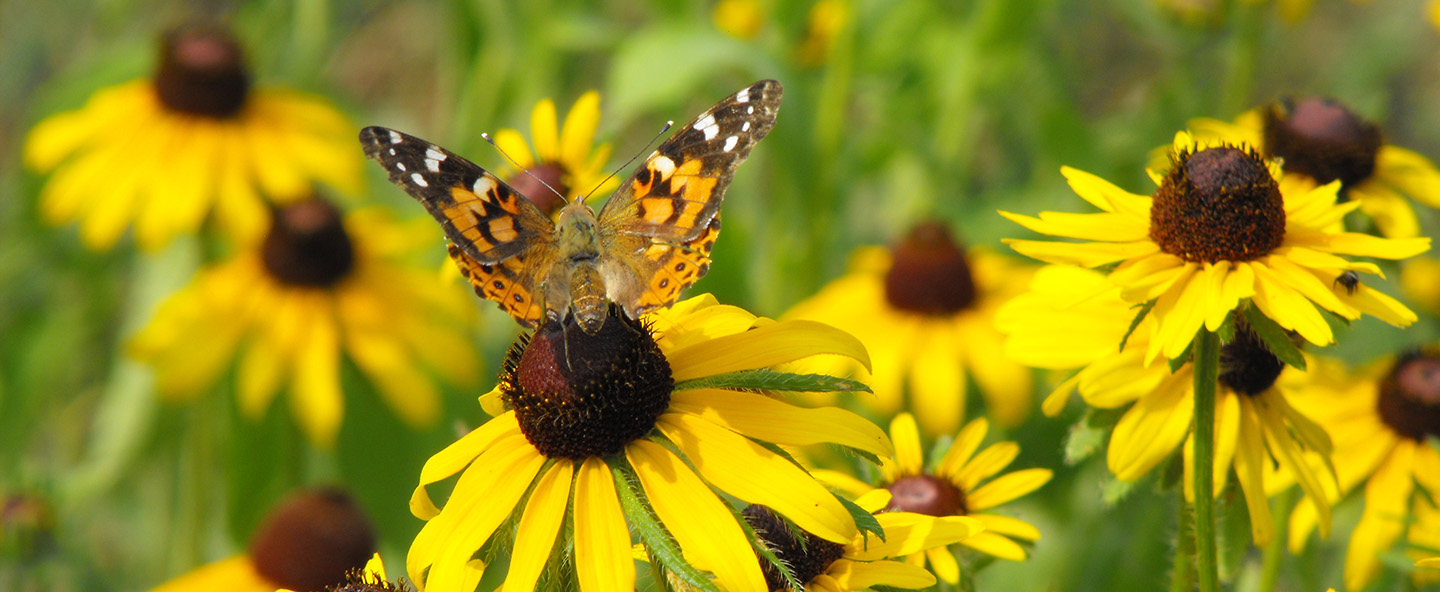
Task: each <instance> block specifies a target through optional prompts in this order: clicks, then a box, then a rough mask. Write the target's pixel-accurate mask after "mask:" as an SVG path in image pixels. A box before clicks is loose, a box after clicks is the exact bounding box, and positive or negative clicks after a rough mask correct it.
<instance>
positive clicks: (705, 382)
mask: <svg viewBox="0 0 1440 592" xmlns="http://www.w3.org/2000/svg"><path fill="white" fill-rule="evenodd" d="M699 388H724V389H737V390H765V391H791V392H799V393H829V392H835V391H844V392H866V393H868V392H872V391H871V390H870V387H869V386H866V385H865V383H863V382H860V381H858V380H850V379H848V378H839V377H836V376H828V375H825V374H791V373H788V372H776V371H774V370H766V369H763V368H761V369H758V370H738V371H735V372H727V373H725V374H716V375H713V376H702V377H700V378H695V379H691V380H685V381H682V382H679V383H676V385H675V390H677V391H688V390H692V389H699Z"/></svg>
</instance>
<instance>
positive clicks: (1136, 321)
mask: <svg viewBox="0 0 1440 592" xmlns="http://www.w3.org/2000/svg"><path fill="white" fill-rule="evenodd" d="M1158 300H1160V299H1159V298H1155V299H1152V300H1150V301H1149V302H1146V303H1145V304H1142V305H1140V312H1137V313H1135V318H1133V319H1130V328H1129V329H1126V330H1125V336H1124V337H1121V338H1120V349H1119V350H1116V351H1123V350H1124V349H1125V344H1126V343H1129V342H1130V334H1131V333H1134V332H1135V328H1136V327H1139V326H1140V321H1143V320H1145V316H1146V315H1148V314H1150V309H1152V308H1155V302H1156V301H1158Z"/></svg>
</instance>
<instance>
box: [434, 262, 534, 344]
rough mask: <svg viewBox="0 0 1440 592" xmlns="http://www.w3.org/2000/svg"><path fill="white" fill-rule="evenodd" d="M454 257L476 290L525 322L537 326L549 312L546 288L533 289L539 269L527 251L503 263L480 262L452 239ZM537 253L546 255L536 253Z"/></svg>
mask: <svg viewBox="0 0 1440 592" xmlns="http://www.w3.org/2000/svg"><path fill="white" fill-rule="evenodd" d="M449 252H450V259H451V260H452V261H454V262H455V265H456V266H457V267H459V268H460V275H462V276H464V277H465V279H466V280H468V281H469V282H470V285H471V286H473V287H474V288H475V294H476V295H478V296H480V297H481V298H484V299H486V300H493V301H495V302H496V303H497V304H499V305H500V310H503V311H505V313H506V314H508V315H510V316H511V317H513V318H514V319H515V320H516V321H517V322H519V323H520V324H521V325H524V326H526V327H529V328H532V329H533V328H535V327H536V326H538V325H539V323H540V321H541V320H542V318H543V317H544V316H545V298H544V291H543V290H534V289H529V288H527V286H534V285H535V284H536V278H535V274H536V270H537V269H539V268H540V267H541V266H540V265H532V264H531V262H530V260H529V259H528V258H527V257H526V256H525V255H524V254H521V255H516V256H514V257H511V258H509V259H506V260H504V261H501V262H499V263H493V264H491V263H480V262H478V261H476V260H475V259H474V258H472V257H470V255H468V254H466V253H465V251H464V250H462V249H461V248H460V247H459V245H456V244H455V243H450V245H449ZM534 256H543V253H535V254H534Z"/></svg>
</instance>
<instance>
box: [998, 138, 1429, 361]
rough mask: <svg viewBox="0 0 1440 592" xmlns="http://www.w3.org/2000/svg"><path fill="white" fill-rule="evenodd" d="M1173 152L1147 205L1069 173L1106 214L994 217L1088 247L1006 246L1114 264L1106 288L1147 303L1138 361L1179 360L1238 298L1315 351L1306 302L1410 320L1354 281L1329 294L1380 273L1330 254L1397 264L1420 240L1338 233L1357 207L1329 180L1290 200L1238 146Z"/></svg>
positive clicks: (1321, 341)
mask: <svg viewBox="0 0 1440 592" xmlns="http://www.w3.org/2000/svg"><path fill="white" fill-rule="evenodd" d="M1173 149H1174V153H1173V154H1174V156H1173V163H1172V166H1171V167H1170V170H1169V171H1168V172H1167V173H1165V175H1164V177H1163V178H1158V176H1157V179H1156V182H1157V184H1158V185H1159V186H1160V187H1159V189H1158V190H1157V191H1156V194H1155V197H1153V198H1152V197H1149V196H1144V195H1136V194H1133V193H1129V192H1127V191H1124V190H1122V189H1120V188H1119V187H1116V186H1114V185H1112V184H1110V183H1108V182H1106V181H1105V180H1103V179H1101V178H1099V177H1096V176H1094V175H1091V174H1089V173H1084V172H1081V171H1078V170H1075V169H1071V168H1068V167H1067V168H1064V169H1062V173H1064V175H1065V177H1066V178H1067V179H1068V180H1069V181H1070V186H1071V188H1073V189H1074V190H1075V192H1076V193H1078V194H1080V197H1082V198H1084V199H1085V200H1086V201H1088V202H1090V203H1091V204H1093V205H1094V206H1096V207H1098V208H1100V209H1102V210H1104V213H1100V214H1069V213H1058V212H1042V213H1041V214H1040V217H1038V218H1033V217H1030V216H1022V215H1018V214H1012V213H1009V212H1001V214H1002V215H1004V216H1005V217H1006V218H1009V219H1010V220H1013V221H1015V222H1017V223H1019V224H1021V225H1022V226H1025V227H1026V228H1029V229H1030V230H1033V231H1035V232H1039V233H1042V234H1050V235H1056V236H1064V237H1070V238H1077V239H1082V240H1086V241H1090V242H1084V243H1059V242H1050V241H1033V240H1016V239H1006V241H1005V242H1006V243H1008V244H1010V246H1011V247H1013V248H1014V249H1015V250H1017V251H1019V252H1021V253H1024V254H1026V255H1029V256H1031V257H1034V258H1036V259H1041V260H1044V261H1048V262H1051V263H1065V264H1073V265H1080V266H1083V267H1100V266H1107V265H1112V264H1113V265H1115V268H1114V270H1113V271H1111V272H1110V273H1109V279H1110V281H1111V282H1113V283H1115V284H1116V285H1118V286H1119V287H1120V288H1121V291H1120V295H1121V297H1122V298H1123V299H1124V300H1125V301H1126V302H1129V303H1132V304H1140V303H1151V302H1153V305H1151V306H1152V308H1151V309H1150V311H1149V314H1148V316H1147V318H1150V319H1154V321H1155V322H1154V323H1153V324H1151V325H1150V326H1149V329H1148V333H1149V334H1148V335H1147V337H1148V339H1147V341H1148V344H1149V348H1148V349H1147V351H1146V352H1145V356H1144V362H1145V363H1146V364H1149V363H1150V362H1152V361H1153V360H1155V359H1157V358H1158V357H1159V356H1161V355H1164V356H1165V357H1166V358H1168V359H1174V358H1176V357H1178V356H1179V355H1180V354H1181V353H1182V352H1184V351H1185V349H1186V348H1187V347H1189V345H1190V343H1191V341H1192V339H1193V338H1194V337H1195V335H1196V333H1197V332H1198V331H1199V330H1200V329H1201V328H1202V327H1204V328H1205V329H1206V330H1209V331H1215V330H1217V329H1219V328H1220V325H1221V324H1222V323H1223V322H1224V321H1225V319H1226V318H1228V317H1229V316H1230V313H1231V312H1232V311H1234V310H1236V309H1237V308H1239V307H1240V306H1241V305H1242V303H1244V302H1245V301H1248V302H1250V303H1251V304H1253V305H1254V306H1256V307H1258V308H1259V310H1260V311H1261V312H1262V313H1264V315H1265V316H1266V317H1269V318H1270V319H1273V320H1274V321H1275V322H1276V323H1278V324H1279V325H1280V326H1281V327H1284V328H1285V329H1288V330H1291V331H1295V332H1297V333H1299V334H1300V336H1302V337H1304V338H1305V339H1306V340H1308V341H1310V342H1311V343H1314V344H1316V345H1328V344H1329V343H1331V342H1332V341H1334V335H1333V333H1332V332H1331V329H1330V325H1329V324H1328V323H1326V322H1325V318H1324V317H1323V316H1322V315H1321V314H1320V311H1318V310H1317V309H1316V305H1319V306H1320V307H1321V308H1324V309H1326V310H1328V311H1330V312H1332V313H1335V314H1336V315H1339V316H1340V317H1343V318H1346V319H1356V318H1359V317H1360V315H1361V313H1365V314H1369V315H1372V316H1375V317H1377V318H1379V319H1381V320H1383V321H1385V322H1387V323H1390V324H1393V325H1397V326H1404V325H1408V324H1410V323H1412V322H1414V321H1415V319H1416V317H1415V313H1413V312H1411V311H1410V309H1408V308H1405V306H1404V305H1402V304H1400V303H1399V302H1398V301H1396V300H1395V299H1393V298H1390V297H1389V296H1386V295H1385V294H1382V293H1380V292H1379V291H1376V290H1373V289H1370V288H1369V287H1368V286H1365V285H1363V284H1356V286H1355V289H1354V291H1353V293H1352V292H1351V291H1349V290H1336V289H1335V286H1336V285H1337V283H1338V282H1340V281H1341V280H1342V276H1345V277H1347V278H1348V277H1353V274H1352V275H1351V276H1347V275H1346V274H1347V272H1355V271H1358V272H1366V273H1374V274H1379V273H1380V269H1379V268H1378V267H1376V266H1375V264H1373V263H1368V262H1358V261H1349V260H1347V259H1345V258H1343V257H1341V256H1340V255H1355V256H1363V257H1377V258H1383V259H1403V258H1406V257H1412V256H1414V255H1417V254H1419V253H1423V252H1425V251H1426V250H1427V249H1429V248H1430V239H1429V238H1406V239H1384V238H1377V237H1373V236H1369V235H1365V234H1359V233H1354V232H1341V231H1338V230H1337V229H1335V223H1336V222H1338V221H1340V219H1341V218H1342V217H1343V216H1344V215H1345V214H1346V213H1348V212H1350V211H1351V210H1354V209H1355V208H1357V207H1359V205H1360V204H1359V203H1358V202H1349V203H1344V204H1337V203H1336V191H1337V189H1338V187H1339V185H1338V183H1331V184H1328V185H1324V186H1321V187H1317V188H1314V189H1311V190H1308V191H1296V190H1295V186H1294V185H1289V184H1282V183H1280V182H1278V181H1277V180H1276V179H1278V178H1279V173H1280V171H1279V170H1278V169H1277V168H1275V166H1274V163H1273V161H1264V160H1262V159H1261V158H1260V157H1259V155H1258V154H1256V153H1255V152H1254V151H1253V150H1250V149H1248V148H1245V147H1231V146H1215V147H1207V146H1205V145H1201V144H1197V143H1196V142H1195V140H1193V139H1192V138H1191V137H1190V135H1189V134H1187V133H1184V132H1181V133H1179V134H1177V135H1176V137H1175V144H1174V148H1173ZM1123 326H1125V324H1122V327H1123ZM1112 345H1113V344H1112Z"/></svg>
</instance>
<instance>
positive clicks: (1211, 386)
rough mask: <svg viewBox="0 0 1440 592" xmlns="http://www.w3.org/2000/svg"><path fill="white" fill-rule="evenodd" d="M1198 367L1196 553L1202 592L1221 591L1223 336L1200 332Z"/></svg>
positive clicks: (1196, 388)
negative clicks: (1218, 449) (1218, 439)
mask: <svg viewBox="0 0 1440 592" xmlns="http://www.w3.org/2000/svg"><path fill="white" fill-rule="evenodd" d="M1192 351H1193V352H1194V357H1193V358H1192V363H1193V364H1195V426H1194V432H1193V433H1194V435H1195V455H1194V457H1195V464H1194V470H1193V471H1192V473H1193V474H1194V475H1195V483H1194V485H1195V487H1194V491H1195V551H1196V554H1195V555H1196V560H1197V566H1196V567H1197V571H1198V573H1197V575H1198V576H1199V579H1200V592H1216V591H1217V590H1219V589H1220V574H1219V566H1218V564H1217V562H1216V552H1215V469H1214V467H1215V394H1216V390H1218V388H1219V383H1220V336H1219V335H1216V334H1215V333H1214V332H1211V331H1207V330H1205V329H1201V330H1200V333H1199V334H1198V335H1196V336H1195V345H1194V348H1193V349H1192Z"/></svg>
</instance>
